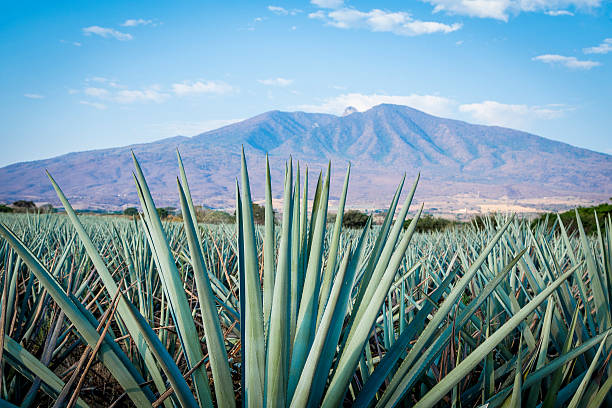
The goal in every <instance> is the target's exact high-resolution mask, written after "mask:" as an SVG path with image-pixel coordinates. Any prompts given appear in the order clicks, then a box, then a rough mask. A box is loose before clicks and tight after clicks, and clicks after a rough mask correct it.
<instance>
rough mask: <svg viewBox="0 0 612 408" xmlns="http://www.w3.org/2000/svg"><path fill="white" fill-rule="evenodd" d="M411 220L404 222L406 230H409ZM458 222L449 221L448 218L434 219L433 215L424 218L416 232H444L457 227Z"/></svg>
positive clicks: (418, 223)
mask: <svg viewBox="0 0 612 408" xmlns="http://www.w3.org/2000/svg"><path fill="white" fill-rule="evenodd" d="M411 221H412V220H411V219H407V220H406V221H404V229H406V228H408V225H410V222H411ZM456 224H457V221H451V220H447V219H446V218H439V217H434V216H433V215H431V214H427V215H424V216H422V217H421V218H420V219H419V221H418V222H417V225H416V232H433V231H443V230H444V229H446V228H448V227H450V226H452V225H456Z"/></svg>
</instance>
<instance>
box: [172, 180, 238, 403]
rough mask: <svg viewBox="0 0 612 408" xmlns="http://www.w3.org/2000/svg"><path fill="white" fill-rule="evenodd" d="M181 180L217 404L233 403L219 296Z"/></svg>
mask: <svg viewBox="0 0 612 408" xmlns="http://www.w3.org/2000/svg"><path fill="white" fill-rule="evenodd" d="M177 184H178V189H179V197H180V201H181V211H182V214H183V222H184V224H185V232H186V233H187V243H188V246H189V252H190V253H191V264H192V266H193V275H194V279H195V282H196V287H197V289H198V300H199V303H200V311H201V314H202V324H203V326H204V334H205V336H206V348H207V349H208V357H209V360H210V367H211V370H212V375H213V384H214V387H215V396H216V399H217V405H219V406H221V407H231V406H234V404H235V402H234V387H233V385H232V377H231V375H230V372H229V366H228V362H227V352H226V350H225V340H224V339H223V332H222V331H221V323H220V322H219V316H218V314H217V307H216V305H215V298H214V295H213V293H212V287H211V286H210V280H209V279H208V271H207V270H206V265H205V264H204V257H203V256H202V251H201V246H200V243H199V242H198V239H197V235H198V234H197V232H196V229H195V225H194V224H193V218H194V217H192V215H193V214H191V211H190V209H189V206H188V202H187V199H186V197H185V192H184V190H183V186H182V185H181V183H180V182H179V181H178V179H177Z"/></svg>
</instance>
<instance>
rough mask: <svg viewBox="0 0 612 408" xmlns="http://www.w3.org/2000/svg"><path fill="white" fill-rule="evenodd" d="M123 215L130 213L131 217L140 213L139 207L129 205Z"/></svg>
mask: <svg viewBox="0 0 612 408" xmlns="http://www.w3.org/2000/svg"><path fill="white" fill-rule="evenodd" d="M123 215H129V216H130V217H134V216H135V215H138V209H137V208H136V207H128V208H126V209H125V210H123Z"/></svg>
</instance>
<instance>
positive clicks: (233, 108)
mask: <svg viewBox="0 0 612 408" xmlns="http://www.w3.org/2000/svg"><path fill="white" fill-rule="evenodd" d="M0 38H1V40H0V59H1V60H2V63H1V64H0V87H1V89H2V92H1V93H0V111H1V112H2V115H1V117H2V120H1V121H0V132H1V133H0V134H1V135H2V139H3V147H4V148H3V149H2V150H1V151H0V166H3V165H7V164H10V163H14V162H19V161H25V160H35V159H41V158H46V157H50V156H55V155H58V154H62V153H67V152H70V151H78V150H86V149H94V148H103V147H113V146H118V145H127V144H132V143H141V142H147V141H152V140H157V139H160V138H164V137H169V136H173V135H177V134H182V135H187V136H190V135H195V134H198V133H200V132H202V131H205V130H208V129H213V128H216V127H219V126H221V125H224V124H227V123H230V122H232V121H236V120H240V119H245V118H248V117H251V116H254V115H256V114H259V113H262V112H265V111H268V110H272V109H280V110H306V111H316V112H329V113H335V114H340V113H341V112H342V111H343V110H344V108H345V107H346V106H347V105H351V106H355V107H356V108H357V109H359V110H365V109H367V108H369V107H371V106H373V105H376V104H379V103H383V102H387V103H398V104H406V105H410V106H412V107H415V108H417V109H421V110H424V111H426V112H428V113H432V114H435V115H439V116H445V117H452V118H457V119H462V120H467V121H470V122H475V123H483V124H495V125H502V126H508V127H514V128H517V129H522V130H526V131H530V132H533V133H536V134H539V135H541V136H545V137H548V138H551V139H555V140H560V141H563V142H567V143H570V144H573V145H576V146H580V147H585V148H589V149H593V150H597V151H602V152H606V153H610V154H612V132H611V131H610V129H611V128H612V102H611V98H610V95H612V69H611V68H612V4H611V3H610V2H606V1H603V0H573V1H572V0H491V1H487V0H482V1H479V2H474V1H468V0H423V1H403V2H400V1H397V2H381V1H378V2H365V1H345V2H342V1H338V0H314V1H312V2H308V1H295V2H270V1H267V2H256V1H252V2H244V3H243V2H229V1H228V2H201V1H194V2H192V1H181V2H167V1H146V2H137V1H131V2H124V1H104V2H99V1H79V2H75V1H71V2H67V1H57V2H41V1H35V2H32V1H19V2H2V3H1V4H0Z"/></svg>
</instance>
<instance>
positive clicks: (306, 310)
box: [287, 162, 331, 399]
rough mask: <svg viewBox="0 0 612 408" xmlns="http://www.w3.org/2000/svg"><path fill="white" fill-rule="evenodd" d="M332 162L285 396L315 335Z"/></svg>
mask: <svg viewBox="0 0 612 408" xmlns="http://www.w3.org/2000/svg"><path fill="white" fill-rule="evenodd" d="M330 168H331V162H330V163H329V164H328V170H327V175H326V176H325V182H324V184H323V186H322V189H321V192H320V194H319V197H318V200H317V199H315V203H317V202H318V204H319V206H320V208H318V209H317V211H316V222H315V224H314V231H312V234H311V236H312V244H311V246H310V253H309V257H308V266H307V269H306V276H305V280H304V288H303V291H302V299H301V302H300V308H299V312H298V318H297V324H296V332H295V339H294V342H293V352H292V355H291V365H290V368H289V385H288V387H289V388H288V393H287V398H288V399H291V398H293V392H294V391H295V387H296V386H297V383H298V380H299V378H300V375H301V372H302V369H303V367H304V363H305V360H306V357H307V355H308V351H309V349H310V346H311V345H312V340H313V338H314V334H315V329H316V319H317V308H318V305H319V301H318V295H319V290H320V287H321V281H320V276H319V275H320V273H321V272H320V270H321V263H322V259H321V258H322V255H323V246H324V243H325V225H326V220H327V202H328V197H329V179H330ZM313 214H314V209H313Z"/></svg>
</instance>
